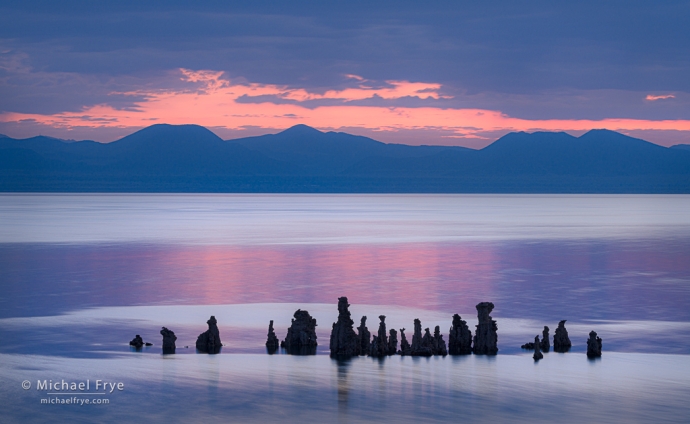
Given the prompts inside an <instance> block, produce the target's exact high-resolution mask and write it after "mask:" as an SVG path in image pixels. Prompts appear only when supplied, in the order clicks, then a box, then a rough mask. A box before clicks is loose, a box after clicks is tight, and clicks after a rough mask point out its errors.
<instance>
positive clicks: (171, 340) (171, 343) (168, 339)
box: [161, 327, 177, 354]
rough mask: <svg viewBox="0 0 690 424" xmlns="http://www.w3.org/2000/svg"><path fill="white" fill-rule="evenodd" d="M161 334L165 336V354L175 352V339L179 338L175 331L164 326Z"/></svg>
mask: <svg viewBox="0 0 690 424" xmlns="http://www.w3.org/2000/svg"><path fill="white" fill-rule="evenodd" d="M161 335H162V336H163V354H169V353H175V340H177V337H175V333H173V332H172V331H171V330H168V329H167V328H165V327H163V329H162V330H161Z"/></svg>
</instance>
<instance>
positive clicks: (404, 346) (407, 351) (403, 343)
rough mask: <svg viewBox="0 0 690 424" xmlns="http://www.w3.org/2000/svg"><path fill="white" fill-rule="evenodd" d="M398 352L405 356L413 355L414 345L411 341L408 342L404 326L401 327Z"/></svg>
mask: <svg viewBox="0 0 690 424" xmlns="http://www.w3.org/2000/svg"><path fill="white" fill-rule="evenodd" d="M398 354H400V355H403V356H407V355H412V347H411V346H410V343H408V342H407V337H405V329H404V328H401V329H400V350H399V351H398Z"/></svg>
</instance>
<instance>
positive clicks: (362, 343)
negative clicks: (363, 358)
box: [357, 315, 371, 355]
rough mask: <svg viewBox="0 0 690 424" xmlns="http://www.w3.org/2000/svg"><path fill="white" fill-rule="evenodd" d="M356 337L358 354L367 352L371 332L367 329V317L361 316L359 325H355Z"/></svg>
mask: <svg viewBox="0 0 690 424" xmlns="http://www.w3.org/2000/svg"><path fill="white" fill-rule="evenodd" d="M357 339H358V340H359V354H360V355H367V354H369V346H370V345H371V333H370V332H369V330H368V329H367V317H366V315H365V316H363V317H362V319H361V321H360V323H359V327H357Z"/></svg>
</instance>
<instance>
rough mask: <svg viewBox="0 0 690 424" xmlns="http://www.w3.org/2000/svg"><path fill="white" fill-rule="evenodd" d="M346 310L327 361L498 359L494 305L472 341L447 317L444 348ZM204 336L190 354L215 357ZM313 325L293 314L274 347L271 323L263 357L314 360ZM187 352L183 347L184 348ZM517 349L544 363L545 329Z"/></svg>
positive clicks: (594, 345) (561, 344)
mask: <svg viewBox="0 0 690 424" xmlns="http://www.w3.org/2000/svg"><path fill="white" fill-rule="evenodd" d="M349 308H350V304H349V303H348V301H347V297H340V298H338V320H337V321H336V322H334V323H333V327H332V329H331V338H330V350H331V356H332V357H337V358H344V357H352V356H360V355H365V356H372V357H377V358H382V357H385V356H391V355H403V356H433V355H442V356H446V355H448V354H450V355H469V354H475V355H496V354H497V353H498V325H497V324H496V321H495V320H493V318H491V315H490V314H491V311H493V309H494V304H493V303H491V302H481V303H478V304H477V306H476V308H477V319H478V324H477V326H476V330H475V334H474V337H472V331H471V330H470V329H469V327H468V326H467V322H466V321H465V320H463V319H462V318H461V317H460V315H458V314H455V315H453V322H452V325H451V327H450V334H449V335H448V345H447V346H446V341H445V340H444V339H443V335H442V334H441V329H440V327H439V326H438V325H437V326H436V328H435V329H434V334H433V335H432V334H431V332H430V331H429V328H425V329H424V334H422V322H421V321H420V320H419V319H418V318H415V320H414V333H413V334H412V343H410V342H409V341H408V340H407V336H406V335H405V329H404V328H401V329H400V346H398V332H397V331H396V330H395V329H393V328H391V329H390V330H388V331H387V330H386V316H385V315H379V321H380V322H379V328H378V331H377V333H376V334H374V336H373V337H372V335H371V333H370V332H369V329H368V328H367V325H366V323H367V317H366V316H363V317H362V319H361V321H360V325H359V327H357V331H355V328H354V325H355V322H354V321H353V320H352V316H351V314H350V310H349ZM565 322H566V321H565V320H563V321H561V322H559V323H558V328H556V333H555V335H554V337H553V349H554V351H555V352H568V351H569V350H570V348H571V346H572V344H571V343H570V338H569V337H568V330H566V328H565ZM206 323H207V324H208V330H206V331H205V332H203V333H201V334H199V337H197V340H196V349H197V351H199V352H202V353H209V354H216V353H220V350H221V347H222V346H223V344H222V342H221V340H220V332H219V330H218V322H217V321H216V317H215V316H211V318H210V319H209V320H208V321H206ZM160 333H161V335H162V336H163V353H164V354H174V353H175V349H176V346H175V341H176V340H177V337H176V336H175V333H174V332H173V331H171V330H169V329H168V328H166V327H163V329H162V330H161V331H160ZM129 344H130V346H132V347H134V348H135V349H136V350H140V349H141V348H142V346H144V345H146V346H151V345H152V344H151V343H144V340H143V339H142V338H141V336H140V335H138V334H137V335H136V337H135V338H134V339H132V341H130V342H129ZM601 344H602V339H601V338H600V337H598V336H597V333H596V332H594V331H592V332H590V333H589V339H588V340H587V356H588V357H589V358H598V357H601ZM316 346H317V342H316V319H315V318H313V317H312V316H311V315H309V312H308V311H303V310H301V309H298V310H297V311H296V312H295V313H294V315H293V319H292V322H291V324H290V327H289V328H288V331H287V335H286V336H285V339H284V340H283V341H279V340H278V337H277V336H276V333H275V330H274V329H273V321H271V322H270V324H269V326H268V337H267V340H266V348H267V350H268V353H269V354H273V353H275V352H276V351H277V350H278V348H283V349H285V350H286V351H287V353H289V354H292V355H315V354H316ZM185 347H187V346H185ZM522 348H523V349H529V350H534V355H533V358H534V360H535V361H538V360H540V359H542V358H543V357H544V355H543V354H542V352H548V351H549V350H550V349H551V345H550V343H549V327H547V326H544V330H543V331H542V338H541V340H540V339H539V336H538V335H537V336H535V337H534V342H530V343H525V344H524V345H522Z"/></svg>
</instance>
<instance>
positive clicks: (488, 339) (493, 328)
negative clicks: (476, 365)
mask: <svg viewBox="0 0 690 424" xmlns="http://www.w3.org/2000/svg"><path fill="white" fill-rule="evenodd" d="M493 309H494V304H493V303H491V302H481V303H479V304H478V305H477V319H478V321H479V324H477V331H476V332H475V335H474V349H473V351H474V353H475V354H476V355H495V354H496V353H497V352H498V346H497V345H498V334H497V331H498V325H496V321H494V320H493V319H491V315H489V314H490V313H491V311H492V310H493Z"/></svg>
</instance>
